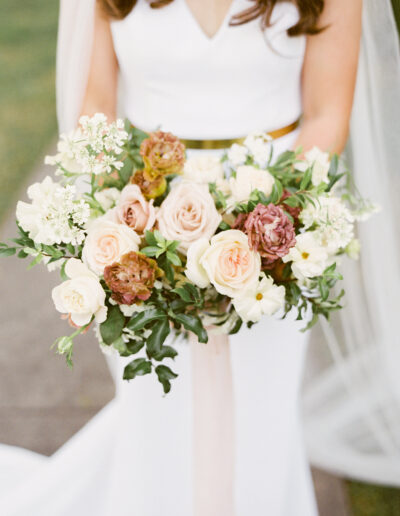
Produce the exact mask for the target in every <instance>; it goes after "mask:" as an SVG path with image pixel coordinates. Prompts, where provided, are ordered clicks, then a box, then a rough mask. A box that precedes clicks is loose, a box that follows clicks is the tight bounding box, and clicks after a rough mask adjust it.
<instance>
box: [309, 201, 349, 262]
mask: <svg viewBox="0 0 400 516" xmlns="http://www.w3.org/2000/svg"><path fill="white" fill-rule="evenodd" d="M300 219H301V221H302V222H303V224H304V227H305V229H308V228H310V227H315V234H316V236H317V238H318V240H319V242H320V243H321V245H322V246H323V247H325V248H326V249H327V250H328V252H329V253H330V254H334V253H337V252H338V251H339V250H340V249H344V248H345V247H346V246H347V245H348V244H349V243H350V242H351V241H352V239H353V238H354V216H353V215H352V213H351V212H350V210H349V209H348V208H347V206H346V205H345V204H344V202H343V201H342V200H341V199H340V198H339V197H334V196H332V195H326V196H321V197H319V198H318V200H316V201H315V205H312V204H311V203H309V204H308V205H307V206H306V208H305V209H304V210H303V211H302V212H301V215H300Z"/></svg>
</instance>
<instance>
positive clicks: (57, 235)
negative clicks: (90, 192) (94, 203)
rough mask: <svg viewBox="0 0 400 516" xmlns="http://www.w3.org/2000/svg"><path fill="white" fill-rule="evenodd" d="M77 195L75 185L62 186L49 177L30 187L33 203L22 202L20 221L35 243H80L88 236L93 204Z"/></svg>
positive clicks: (19, 210)
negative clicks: (77, 197)
mask: <svg viewBox="0 0 400 516" xmlns="http://www.w3.org/2000/svg"><path fill="white" fill-rule="evenodd" d="M75 195H76V188H75V186H71V185H67V186H60V185H58V184H57V183H54V182H53V180H52V179H51V178H50V177H46V178H45V179H44V180H43V181H42V183H35V184H34V185H32V186H31V187H30V188H29V190H28V197H29V198H30V199H31V200H32V202H31V203H30V204H28V203H25V202H21V201H20V202H19V203H18V205H17V220H18V222H19V224H20V226H21V227H22V229H24V230H25V231H28V233H29V236H30V238H32V240H33V241H34V242H35V243H38V244H46V245H54V244H72V245H79V244H81V243H82V242H83V241H84V239H85V231H84V230H83V226H84V225H85V224H86V222H87V221H88V219H89V216H90V207H89V205H88V204H87V203H86V202H85V201H84V200H82V199H80V200H75Z"/></svg>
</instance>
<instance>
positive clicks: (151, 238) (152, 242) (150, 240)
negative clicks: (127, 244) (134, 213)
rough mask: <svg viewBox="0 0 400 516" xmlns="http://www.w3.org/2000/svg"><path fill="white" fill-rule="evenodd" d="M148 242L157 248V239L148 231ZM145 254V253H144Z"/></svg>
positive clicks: (146, 234)
mask: <svg viewBox="0 0 400 516" xmlns="http://www.w3.org/2000/svg"><path fill="white" fill-rule="evenodd" d="M145 238H146V242H147V243H148V244H149V245H151V246H155V247H156V246H157V239H156V237H155V236H154V233H152V232H151V231H146V233H145ZM142 252H143V251H142Z"/></svg>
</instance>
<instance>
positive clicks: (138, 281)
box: [104, 251, 160, 305]
mask: <svg viewBox="0 0 400 516" xmlns="http://www.w3.org/2000/svg"><path fill="white" fill-rule="evenodd" d="M159 276H160V270H159V268H158V266H157V262H156V261H155V260H152V259H151V258H148V257H147V256H145V255H144V254H142V253H136V252H135V251H131V252H130V253H127V254H124V255H123V256H122V258H121V261H120V263H113V264H112V265H109V266H108V267H106V268H105V269H104V281H105V282H106V284H107V286H108V287H109V288H110V289H111V291H112V295H111V297H112V299H114V301H116V302H117V303H119V304H121V305H133V304H134V303H137V302H139V301H146V300H147V299H149V297H150V296H151V291H152V289H153V287H154V282H155V280H156V279H157V278H158V277H159Z"/></svg>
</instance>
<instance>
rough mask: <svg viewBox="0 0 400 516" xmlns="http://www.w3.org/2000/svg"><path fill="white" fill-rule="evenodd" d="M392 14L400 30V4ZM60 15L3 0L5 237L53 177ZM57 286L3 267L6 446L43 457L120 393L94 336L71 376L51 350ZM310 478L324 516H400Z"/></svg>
mask: <svg viewBox="0 0 400 516" xmlns="http://www.w3.org/2000/svg"><path fill="white" fill-rule="evenodd" d="M376 1H379V0H376ZM393 9H394V12H395V15H396V18H397V24H398V27H400V0H393ZM57 18H58V2H57V1H55V0H24V1H23V2H22V1H21V0H19V1H18V0H17V1H16V0H0V121H1V126H0V164H1V166H0V224H1V226H0V233H1V234H0V238H1V240H4V239H5V238H7V237H11V236H12V235H13V233H14V208H15V202H16V200H17V199H18V198H19V197H23V196H24V195H25V190H26V187H27V186H28V185H29V184H31V183H32V182H34V181H36V180H41V179H42V178H43V177H44V176H45V175H46V174H47V173H49V171H47V170H46V167H45V166H44V165H42V162H43V157H44V155H45V154H48V153H52V152H53V150H54V145H55V140H56V137H57V124H56V116H55V86H54V84H55V54H56V38H57ZM58 280H59V279H58V273H57V272H54V273H53V274H47V272H46V271H45V270H44V269H42V268H36V269H34V270H33V271H30V272H29V273H28V272H27V271H26V262H25V261H24V262H22V261H17V260H16V259H2V260H1V262H0V292H1V310H0V365H1V374H0V443H4V444H11V445H16V446H23V447H25V448H29V449H31V450H34V451H37V452H40V453H43V454H46V455H50V454H52V453H53V452H54V451H55V450H57V449H58V448H59V447H60V446H61V445H62V444H63V443H64V442H65V441H66V440H67V439H69V438H70V437H71V436H72V435H73V434H74V433H75V432H76V431H78V430H79V428H81V427H82V426H83V425H84V424H85V423H86V422H87V421H88V420H89V419H90V418H91V417H92V416H93V415H94V414H95V413H96V412H98V411H99V410H100V408H101V407H103V406H104V405H105V404H106V403H107V402H108V401H109V400H110V399H111V398H112V397H113V394H114V392H113V384H112V381H111V377H110V375H109V372H108V369H107V367H106V364H105V362H104V358H103V356H102V354H101V352H100V350H99V349H98V346H97V344H96V342H95V339H94V338H93V337H92V335H90V334H89V335H88V336H86V337H85V338H81V339H80V340H78V341H77V345H76V354H75V364H76V365H75V366H74V369H73V370H72V371H71V370H69V369H68V368H67V367H66V365H65V363H64V360H63V359H62V358H61V357H59V356H57V355H56V354H55V353H54V352H52V351H50V349H49V348H50V346H51V344H52V342H53V341H54V340H55V338H56V337H58V336H59V335H63V334H64V333H65V322H64V321H62V320H60V319H59V315H58V314H57V313H56V312H55V311H54V308H53V304H52V301H51V298H50V290H51V288H52V287H53V286H54V285H55V284H57V283H58ZM22 320H23V322H22ZM313 475H314V481H315V485H316V490H317V497H318V504H319V507H320V514H321V516H400V490H396V489H392V488H385V487H378V486H373V485H366V484H361V483H358V482H350V481H345V480H342V479H338V478H336V477H333V476H331V475H329V474H327V473H324V472H322V471H317V470H314V471H313ZM4 516H7V515H4ZM32 516H39V515H32ZM299 516H303V515H299Z"/></svg>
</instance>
